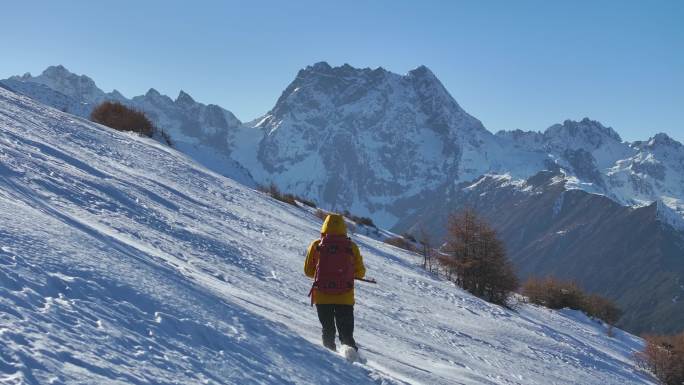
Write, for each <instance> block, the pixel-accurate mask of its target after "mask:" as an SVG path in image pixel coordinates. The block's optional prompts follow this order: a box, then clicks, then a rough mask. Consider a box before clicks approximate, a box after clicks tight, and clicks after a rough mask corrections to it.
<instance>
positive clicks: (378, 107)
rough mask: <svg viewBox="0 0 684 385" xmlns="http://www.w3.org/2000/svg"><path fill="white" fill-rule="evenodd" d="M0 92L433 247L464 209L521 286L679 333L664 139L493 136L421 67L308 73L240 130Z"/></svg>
mask: <svg viewBox="0 0 684 385" xmlns="http://www.w3.org/2000/svg"><path fill="white" fill-rule="evenodd" d="M0 84H1V85H3V86H4V87H6V88H9V89H10V90H13V91H15V92H19V93H23V94H25V95H27V96H29V97H31V98H33V99H35V100H38V101H40V102H42V103H45V104H48V105H51V106H53V107H55V108H57V109H60V110H62V111H65V112H69V113H72V114H75V115H79V116H83V117H87V116H88V115H89V114H90V111H92V108H93V107H94V106H95V105H97V104H98V103H100V102H102V101H103V100H116V101H119V102H121V103H123V104H127V105H130V106H133V107H135V108H137V109H140V110H142V111H144V112H145V113H146V114H147V115H148V116H149V117H150V118H151V119H152V121H153V122H154V123H155V124H157V125H158V126H159V127H161V128H163V129H164V130H165V132H167V133H168V134H169V136H170V137H171V139H172V141H173V142H174V144H175V145H176V147H177V148H178V149H179V150H180V151H183V152H185V153H186V154H188V155H189V156H191V157H193V158H195V159H196V160H197V161H199V162H200V163H202V164H204V165H205V166H206V167H208V168H210V169H212V170H214V171H216V172H218V173H221V174H223V175H226V176H228V177H231V178H233V179H236V180H238V181H239V182H241V183H243V184H246V185H249V186H256V185H257V184H260V185H268V184H271V183H274V184H275V185H277V186H278V187H279V188H280V189H281V190H282V191H286V192H290V193H294V194H296V195H299V196H303V197H306V198H309V199H312V200H314V201H316V202H317V203H318V204H319V205H320V206H322V207H324V208H326V209H332V210H339V211H342V210H350V211H351V212H353V213H355V214H358V215H364V216H369V217H371V218H373V220H374V222H375V223H377V224H379V225H381V226H383V227H387V228H391V229H393V230H395V231H397V232H404V231H408V232H414V233H417V232H418V231H420V230H421V229H427V230H430V232H432V233H433V234H435V238H436V239H438V237H439V236H441V235H443V233H444V230H443V229H444V224H445V221H446V218H447V215H448V213H450V212H452V211H454V210H458V209H460V208H464V207H473V208H475V209H476V210H477V211H478V212H480V213H482V214H483V215H484V216H485V217H487V218H488V219H489V220H490V221H491V223H492V225H493V226H494V227H495V228H496V229H497V230H498V231H499V232H500V234H501V236H502V238H503V240H504V241H505V244H506V247H507V250H508V253H509V255H510V257H511V258H512V260H513V261H514V263H515V264H516V267H517V269H518V271H519V272H520V273H521V275H522V276H523V277H525V276H529V275H538V276H539V275H546V274H554V275H557V276H559V277H561V278H571V279H575V280H577V281H578V282H579V283H580V284H581V285H582V286H583V287H585V288H586V289H588V290H591V291H594V292H597V293H599V294H603V295H606V296H609V297H610V298H612V299H614V300H616V301H617V303H618V304H619V305H620V306H621V307H623V308H624V310H625V315H624V317H623V319H622V321H621V323H620V324H619V325H620V326H622V327H625V328H627V329H628V330H631V331H633V332H644V331H658V332H674V331H678V330H681V328H682V325H684V318H683V317H684V146H682V144H681V143H679V142H677V141H675V140H674V139H672V138H670V137H668V136H667V135H666V134H662V133H660V134H656V135H654V136H653V137H652V138H650V139H648V140H644V141H638V142H633V143H628V142H624V141H623V140H622V139H621V137H620V136H619V134H618V133H617V132H616V131H614V130H613V129H612V128H610V127H605V126H603V125H602V124H601V123H599V122H596V121H592V120H590V119H587V118H585V119H582V120H580V121H571V120H567V121H565V122H563V123H559V124H555V125H553V126H551V127H549V128H548V129H546V130H545V131H544V132H535V131H520V130H515V131H502V132H498V133H496V134H494V133H492V132H490V131H488V130H487V129H486V128H485V127H484V126H483V125H482V123H481V122H480V121H479V120H477V119H476V118H474V117H473V116H471V115H469V114H468V113H467V112H465V111H464V110H463V108H461V107H460V106H459V104H458V103H457V102H456V101H455V100H454V99H453V97H452V96H451V95H450V94H449V92H448V91H447V90H446V89H445V87H444V86H443V85H442V84H441V82H440V81H439V80H438V79H437V77H436V76H435V75H434V74H433V73H432V72H431V71H430V70H429V69H428V68H427V67H424V66H421V67H418V68H416V69H415V70H412V71H409V72H408V73H407V74H406V75H398V74H394V73H392V72H389V71H386V70H384V69H383V68H376V69H368V68H365V69H358V68H354V67H352V66H349V65H346V64H345V65H343V66H340V67H332V66H330V65H328V64H327V63H325V62H321V63H316V64H314V65H312V66H308V67H306V68H304V69H302V70H300V71H299V73H298V74H297V76H296V78H295V79H294V80H293V81H292V83H291V84H290V85H289V86H288V87H287V88H286V89H285V90H284V91H283V93H282V95H281V96H280V97H279V98H278V100H277V102H276V104H275V105H274V107H273V108H272V109H271V110H270V111H268V112H267V113H266V114H265V115H263V116H262V117H259V118H257V119H254V120H252V121H250V122H248V123H242V122H240V120H238V119H237V118H236V117H235V116H234V115H233V114H232V113H230V112H229V111H227V110H225V109H223V108H221V107H219V106H216V105H205V104H202V103H198V102H196V101H195V100H193V99H192V97H191V96H190V95H188V94H187V93H185V92H183V91H181V92H180V94H179V95H178V97H177V98H176V99H175V100H173V99H171V98H169V97H167V96H164V95H161V94H159V93H158V92H157V91H155V90H154V89H150V91H149V92H147V93H146V94H145V95H141V96H136V97H133V98H131V99H128V98H126V97H124V96H123V95H122V94H121V93H119V92H117V91H113V92H110V93H105V92H104V91H102V90H100V89H99V88H97V86H96V85H95V82H94V81H92V80H91V79H90V78H88V77H86V76H78V75H75V74H72V73H70V72H69V71H68V70H66V69H65V68H64V67H62V66H57V67H50V68H48V69H47V70H45V71H44V72H43V74H41V75H39V76H35V77H34V76H31V75H30V74H26V75H23V76H15V77H11V78H9V79H6V80H3V81H0Z"/></svg>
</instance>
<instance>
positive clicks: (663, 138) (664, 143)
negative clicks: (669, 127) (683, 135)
mask: <svg viewBox="0 0 684 385" xmlns="http://www.w3.org/2000/svg"><path fill="white" fill-rule="evenodd" d="M635 144H637V145H638V146H639V147H642V148H650V149H655V148H672V149H681V148H682V144H681V143H679V142H678V141H677V140H675V139H672V138H671V137H670V136H669V135H667V134H666V133H664V132H660V133H658V134H655V136H653V137H652V138H650V139H649V140H647V141H645V142H636V143H635Z"/></svg>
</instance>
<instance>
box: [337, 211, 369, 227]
mask: <svg viewBox="0 0 684 385" xmlns="http://www.w3.org/2000/svg"><path fill="white" fill-rule="evenodd" d="M342 215H344V216H345V217H347V219H349V220H351V221H353V222H356V224H358V225H363V226H368V227H375V228H377V226H376V225H375V223H373V220H372V219H370V218H368V217H360V216H357V215H354V214H352V213H350V212H349V210H344V211H343V212H342Z"/></svg>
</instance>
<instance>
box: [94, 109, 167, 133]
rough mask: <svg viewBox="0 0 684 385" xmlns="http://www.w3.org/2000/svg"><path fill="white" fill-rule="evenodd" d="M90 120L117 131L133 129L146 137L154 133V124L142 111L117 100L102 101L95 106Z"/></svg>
mask: <svg viewBox="0 0 684 385" xmlns="http://www.w3.org/2000/svg"><path fill="white" fill-rule="evenodd" d="M90 120H92V121H93V122H96V123H100V124H103V125H105V126H107V127H110V128H113V129H115V130H119V131H133V132H137V133H139V134H141V135H144V136H147V137H152V135H153V134H154V125H153V124H152V122H151V121H150V120H149V119H148V118H147V117H146V116H145V114H144V113H143V112H141V111H137V110H135V109H133V108H130V107H128V106H125V105H123V104H121V103H119V102H111V101H107V102H103V103H102V104H100V105H99V106H97V107H95V109H94V110H93V112H92V113H91V114H90Z"/></svg>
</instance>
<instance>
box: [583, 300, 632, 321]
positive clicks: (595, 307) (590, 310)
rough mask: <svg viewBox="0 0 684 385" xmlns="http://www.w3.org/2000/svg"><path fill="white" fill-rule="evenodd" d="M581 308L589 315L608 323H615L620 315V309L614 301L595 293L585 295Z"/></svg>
mask: <svg viewBox="0 0 684 385" xmlns="http://www.w3.org/2000/svg"><path fill="white" fill-rule="evenodd" d="M582 309H583V310H584V312H585V313H587V314H588V315H589V316H591V317H594V318H598V319H601V320H603V321H604V322H606V323H607V324H609V325H615V323H616V322H617V321H618V320H619V319H620V317H622V310H621V309H620V308H619V307H618V306H617V305H616V304H615V302H613V301H611V300H609V299H608V298H606V297H603V296H600V295H597V294H588V295H586V296H585V298H584V305H583V307H582Z"/></svg>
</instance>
